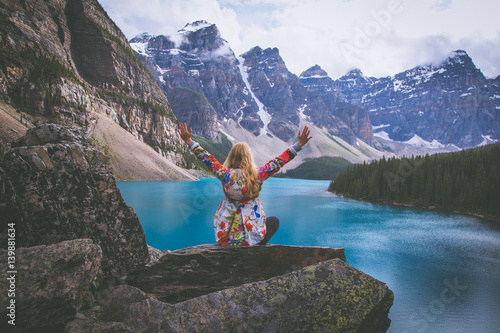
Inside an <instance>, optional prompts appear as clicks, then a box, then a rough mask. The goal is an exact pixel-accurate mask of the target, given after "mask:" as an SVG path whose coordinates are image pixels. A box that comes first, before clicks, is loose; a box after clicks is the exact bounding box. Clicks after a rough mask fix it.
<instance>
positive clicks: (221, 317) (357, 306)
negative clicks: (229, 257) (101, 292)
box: [72, 259, 393, 333]
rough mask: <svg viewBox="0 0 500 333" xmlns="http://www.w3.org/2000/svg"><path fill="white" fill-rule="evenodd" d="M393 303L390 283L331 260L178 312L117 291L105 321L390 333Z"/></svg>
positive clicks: (132, 325) (135, 327)
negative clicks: (388, 284) (389, 318)
mask: <svg viewBox="0 0 500 333" xmlns="http://www.w3.org/2000/svg"><path fill="white" fill-rule="evenodd" d="M392 301H393V294H392V292H391V291H390V290H389V289H388V288H387V286H386V285H385V284H384V283H382V282H380V281H378V280H376V279H374V278H372V277H370V276H369V275H366V274H364V273H363V272H361V271H358V270H356V269H355V268H353V267H351V266H349V265H347V264H346V263H344V262H343V261H342V260H340V259H332V260H328V261H325V262H322V263H318V264H315V265H311V266H307V267H305V268H303V269H300V270H297V271H294V272H291V273H288V274H285V275H281V276H277V277H273V278H270V279H268V280H264V281H258V282H253V283H247V284H244V285H242V286H239V287H236V288H231V289H225V290H221V291H218V292H214V293H210V294H208V295H205V296H201V297H197V298H193V299H190V300H187V301H184V302H181V303H178V304H167V303H164V302H161V301H158V300H157V299H155V298H152V297H148V296H147V295H146V294H145V293H143V292H142V291H140V290H139V289H137V288H135V287H132V286H125V285H124V286H119V287H117V288H116V289H115V290H114V291H113V292H111V295H110V296H109V298H108V301H107V304H106V305H104V306H103V312H102V317H101V319H102V320H103V321H104V322H115V323H116V322H121V323H123V324H124V325H126V326H127V328H128V329H130V330H131V331H134V332H160V331H162V332H224V331H225V332H343V333H344V332H385V330H386V329H387V327H388V326H389V322H390V321H389V320H388V318H387V313H388V311H389V308H390V307H391V305H392ZM73 323H74V322H73ZM73 323H72V324H73Z"/></svg>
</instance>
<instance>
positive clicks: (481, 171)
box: [329, 144, 500, 217]
mask: <svg viewBox="0 0 500 333" xmlns="http://www.w3.org/2000/svg"><path fill="white" fill-rule="evenodd" d="M499 168H500V144H491V145H487V146H483V147H479V148H474V149H468V150H463V151H460V152H455V153H446V154H436V155H431V156H429V155H426V156H417V157H414V156H413V157H411V158H390V159H385V158H382V159H381V160H378V161H374V162H372V163H370V164H366V163H364V164H357V165H353V166H352V167H349V169H347V170H346V171H345V172H343V173H341V174H338V175H337V176H336V177H335V178H334V179H333V181H332V182H331V184H330V186H329V191H332V192H335V193H337V194H342V195H344V196H346V197H352V198H356V199H363V200H369V201H376V202H386V203H401V204H410V205H414V206H417V207H431V208H438V209H443V210H454V211H460V212H467V213H477V214H482V215H487V216H494V217H500V169H499Z"/></svg>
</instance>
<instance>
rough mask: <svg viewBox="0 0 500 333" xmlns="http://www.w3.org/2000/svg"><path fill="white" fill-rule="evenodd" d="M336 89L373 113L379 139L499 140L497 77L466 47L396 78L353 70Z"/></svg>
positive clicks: (426, 142) (432, 143)
mask: <svg viewBox="0 0 500 333" xmlns="http://www.w3.org/2000/svg"><path fill="white" fill-rule="evenodd" d="M334 87H335V88H334V89H335V90H336V91H337V92H339V93H341V94H343V95H344V96H345V98H346V99H347V101H349V102H350V103H352V104H355V105H358V106H360V107H363V108H365V109H366V110H367V111H368V112H369V115H370V120H371V122H372V125H373V129H374V132H375V134H374V135H375V137H376V138H377V139H381V140H379V141H384V140H395V141H400V142H406V143H409V144H411V145H414V146H420V147H427V148H440V147H444V146H451V145H455V146H457V147H459V148H466V147H473V146H477V145H481V144H486V143H490V142H494V141H495V140H499V139H500V89H499V85H498V79H496V80H490V79H487V78H485V77H484V75H483V74H482V73H481V71H480V70H479V69H478V68H477V67H476V66H475V65H474V63H473V61H472V59H471V58H470V57H469V56H468V54H467V53H466V52H465V51H461V50H458V51H454V52H452V53H451V54H450V55H449V57H447V58H446V59H445V60H444V61H443V62H442V63H441V64H439V65H437V66H436V65H432V64H429V65H426V66H417V67H415V68H413V69H410V70H407V71H405V72H402V73H399V74H396V75H394V76H393V77H383V78H374V77H366V76H364V75H363V73H362V72H361V71H360V70H358V69H356V70H352V71H350V72H349V73H347V74H346V75H345V76H343V77H341V78H340V79H338V80H336V81H335V82H334Z"/></svg>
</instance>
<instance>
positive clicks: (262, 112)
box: [238, 56, 272, 135]
mask: <svg viewBox="0 0 500 333" xmlns="http://www.w3.org/2000/svg"><path fill="white" fill-rule="evenodd" d="M238 62H239V64H238V68H239V69H240V73H241V77H242V78H243V82H245V86H246V90H247V91H248V92H249V93H250V96H251V97H252V98H253V100H254V101H255V103H257V106H258V107H259V111H257V114H258V115H259V117H260V120H262V122H263V123H264V127H263V128H262V129H261V130H260V135H264V134H267V133H268V130H267V126H268V125H269V123H270V122H271V118H272V117H271V115H270V114H269V113H268V112H267V111H266V107H265V106H264V104H262V102H261V101H259V99H258V98H257V97H255V95H254V93H253V91H252V88H251V87H250V83H249V82H248V72H247V70H246V69H245V68H244V67H245V66H244V65H243V63H244V62H245V59H244V58H243V57H241V56H240V57H238Z"/></svg>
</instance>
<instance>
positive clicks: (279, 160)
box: [258, 143, 301, 182]
mask: <svg viewBox="0 0 500 333" xmlns="http://www.w3.org/2000/svg"><path fill="white" fill-rule="evenodd" d="M300 149H301V147H300V145H299V144H298V143H296V144H294V145H293V146H291V147H290V148H288V149H287V150H285V151H284V152H283V153H282V154H281V155H280V156H278V157H276V158H274V159H272V160H270V161H269V162H267V164H266V165H264V166H262V167H260V168H259V170H258V172H259V181H260V182H263V181H264V180H266V179H268V178H269V177H271V176H272V175H274V174H275V173H276V172H278V171H279V170H280V169H281V168H282V167H283V166H284V165H285V164H287V163H288V162H290V161H291V160H292V159H293V158H294V157H295V155H297V153H298V152H299V151H300Z"/></svg>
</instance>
